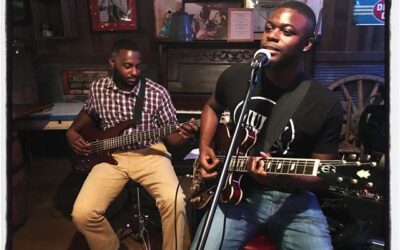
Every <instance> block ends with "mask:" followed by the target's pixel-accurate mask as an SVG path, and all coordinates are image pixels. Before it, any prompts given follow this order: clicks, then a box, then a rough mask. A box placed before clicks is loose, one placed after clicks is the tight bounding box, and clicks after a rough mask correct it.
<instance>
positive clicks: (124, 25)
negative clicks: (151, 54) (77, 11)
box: [89, 0, 138, 31]
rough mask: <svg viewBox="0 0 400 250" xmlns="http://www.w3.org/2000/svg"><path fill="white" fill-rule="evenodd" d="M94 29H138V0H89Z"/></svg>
mask: <svg viewBox="0 0 400 250" xmlns="http://www.w3.org/2000/svg"><path fill="white" fill-rule="evenodd" d="M89 6H90V14H91V18H92V29H93V30H94V31H114V30H137V28H138V25H137V9H136V0H89Z"/></svg>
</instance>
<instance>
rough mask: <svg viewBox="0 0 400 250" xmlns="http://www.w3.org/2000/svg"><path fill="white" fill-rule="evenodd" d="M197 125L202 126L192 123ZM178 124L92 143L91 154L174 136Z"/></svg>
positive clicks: (197, 122)
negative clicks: (170, 135)
mask: <svg viewBox="0 0 400 250" xmlns="http://www.w3.org/2000/svg"><path fill="white" fill-rule="evenodd" d="M191 122H192V123H194V124H195V125H197V126H199V125H200V120H194V121H191ZM191 122H184V123H180V125H184V124H189V123H191ZM177 125H178V124H174V125H169V126H165V127H161V128H156V129H152V130H150V131H145V132H139V133H134V134H128V135H120V136H117V137H113V138H107V139H103V140H97V141H93V142H90V145H91V152H92V153H96V152H100V151H104V150H107V149H112V148H118V147H122V146H126V145H130V144H133V143H135V142H138V141H148V140H151V139H157V138H160V137H164V136H165V135H167V134H172V133H174V132H176V131H177V129H176V126H177Z"/></svg>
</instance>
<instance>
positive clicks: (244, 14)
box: [228, 8, 254, 42]
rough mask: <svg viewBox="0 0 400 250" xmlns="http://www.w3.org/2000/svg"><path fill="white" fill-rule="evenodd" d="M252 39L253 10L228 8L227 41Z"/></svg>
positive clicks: (247, 40)
mask: <svg viewBox="0 0 400 250" xmlns="http://www.w3.org/2000/svg"><path fill="white" fill-rule="evenodd" d="M253 40H254V24H253V10H252V9H245V8H229V9H228V42H252V41H253Z"/></svg>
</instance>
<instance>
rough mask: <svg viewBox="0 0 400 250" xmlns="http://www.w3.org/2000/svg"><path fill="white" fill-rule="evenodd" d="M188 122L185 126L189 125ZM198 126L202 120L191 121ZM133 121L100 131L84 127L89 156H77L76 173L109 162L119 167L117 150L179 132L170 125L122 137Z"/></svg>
mask: <svg viewBox="0 0 400 250" xmlns="http://www.w3.org/2000/svg"><path fill="white" fill-rule="evenodd" d="M189 123H190V122H186V123H183V124H189ZM191 123H194V124H195V125H196V126H199V125H200V120H194V121H191ZM132 125H133V120H127V121H124V122H121V123H119V124H117V125H116V126H115V127H112V128H109V129H106V130H105V131H103V130H100V129H98V128H96V127H94V126H93V125H90V126H85V127H83V128H82V129H81V130H80V131H79V132H80V133H81V134H82V135H83V137H84V138H85V140H86V141H89V144H90V151H91V152H90V153H89V155H76V156H75V157H74V165H75V169H76V171H78V172H79V173H82V174H88V173H89V172H90V170H91V169H92V168H93V166H95V165H96V164H99V163H101V162H107V163H110V164H113V165H117V164H118V162H117V161H116V160H115V159H114V158H113V157H112V152H113V150H115V149H116V148H120V147H123V146H127V145H132V144H134V143H139V142H143V141H149V140H162V139H163V138H165V137H166V136H167V135H170V134H173V133H175V132H177V124H174V125H168V126H165V127H160V128H156V129H152V130H150V131H143V132H137V133H133V134H128V135H121V133H122V131H124V130H125V129H127V128H129V127H131V126H132Z"/></svg>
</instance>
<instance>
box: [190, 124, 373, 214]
mask: <svg viewBox="0 0 400 250" xmlns="http://www.w3.org/2000/svg"><path fill="white" fill-rule="evenodd" d="M215 138H218V139H219V140H221V139H225V140H226V141H229V130H228V128H227V127H226V125H224V124H220V125H219V126H218V128H217V131H216V136H214V139H213V140H214V141H215ZM248 139H251V141H253V140H255V136H250V135H249V132H248V131H247V132H246V135H245V140H244V141H242V142H241V143H240V145H241V146H243V145H251V146H252V145H254V141H253V142H251V143H248V142H246V140H248ZM226 141H225V142H220V141H219V142H214V148H215V149H214V150H215V152H216V153H217V154H220V152H225V151H226V149H225V148H222V149H220V148H218V147H216V146H215V145H219V146H220V145H228V143H227V142H226ZM239 151H240V150H239ZM246 151H248V148H246ZM242 152H243V150H242ZM217 158H218V159H219V161H220V163H223V162H224V161H225V156H224V155H218V156H217ZM352 158H353V159H350V160H344V159H343V160H318V159H304V158H278V157H270V158H267V159H262V160H263V161H264V163H265V165H264V171H265V172H267V174H277V175H297V176H318V177H322V178H325V179H326V180H327V181H328V183H329V184H332V185H340V187H341V188H342V190H349V189H354V190H361V189H367V188H372V187H373V186H374V183H373V181H372V175H373V172H374V169H375V168H376V162H361V161H359V160H357V159H356V157H355V156H354V155H353V157H352ZM247 160H248V156H245V155H243V153H240V152H238V154H237V155H234V156H232V158H231V161H230V163H229V165H228V176H227V179H226V183H225V185H224V187H223V189H222V191H221V195H220V201H222V202H232V203H234V204H235V205H237V204H239V202H240V201H241V200H242V197H243V191H242V190H241V187H240V182H241V179H242V176H243V174H244V173H246V172H247V167H246V163H247ZM221 165H222V164H221ZM200 168H201V167H200V163H199V161H198V160H196V161H195V162H194V166H193V176H192V183H191V187H190V202H191V203H192V204H193V206H194V207H195V208H198V209H201V208H204V207H205V206H206V205H207V203H208V202H209V201H210V199H211V198H212V196H213V194H214V189H215V188H216V185H217V183H216V181H215V180H214V181H213V180H211V181H205V180H202V179H201V175H200Z"/></svg>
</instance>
